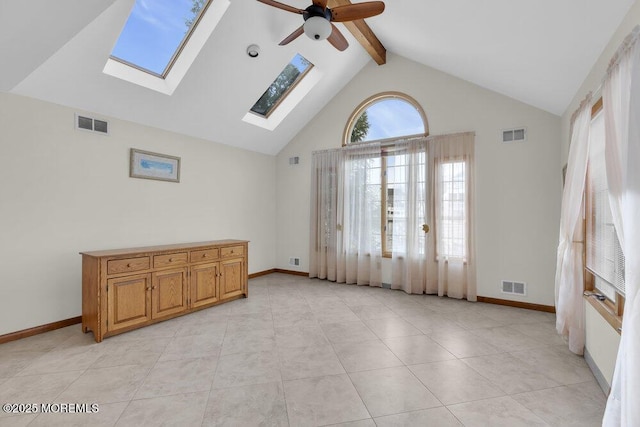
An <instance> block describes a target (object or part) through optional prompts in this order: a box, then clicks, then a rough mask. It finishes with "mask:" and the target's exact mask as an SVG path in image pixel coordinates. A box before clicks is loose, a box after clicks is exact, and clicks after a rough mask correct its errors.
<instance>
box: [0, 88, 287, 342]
mask: <svg viewBox="0 0 640 427" xmlns="http://www.w3.org/2000/svg"><path fill="white" fill-rule="evenodd" d="M75 112H76V111H75V110H73V109H69V108H66V107H61V106H57V105H54V104H50V103H45V102H42V101H36V100H33V99H30V98H26V97H21V96H16V95H9V94H5V93H0V153H1V154H0V159H1V162H0V164H1V166H0V335H2V334H5V333H10V332H14V331H18V330H22V329H26V328H30V327H33V326H38V325H42V324H46V323H50V322H55V321H58V320H62V319H67V318H71V317H75V316H79V315H80V314H81V299H82V298H81V271H80V270H81V257H80V255H78V252H80V251H88V250H99V249H109V248H119V247H133V246H140V245H153V244H164V243H179V242H191V241H203V240H215V239H224V238H236V239H246V240H250V241H251V243H250V244H249V272H250V273H251V272H257V271H263V270H267V269H270V268H273V267H274V265H275V255H274V252H275V241H276V233H275V225H276V221H275V213H276V206H275V204H276V202H275V194H276V192H275V180H276V171H275V157H273V156H267V155H262V154H258V153H253V152H249V151H243V150H239V149H236V148H232V147H228V146H225V145H220V144H214V143H211V142H207V141H203V140H199V139H195V138H190V137H186V136H183V135H178V134H174V133H170V132H166V131H161V130H158V129H154V128H149V127H145V126H141V125H137V124H134V123H130V122H125V121H121V120H115V119H111V120H110V135H109V136H103V135H97V134H93V133H89V132H85V131H79V130H75V129H74V126H73V123H74V113H75ZM89 116H92V115H91V114H90V113H89ZM132 147H134V148H139V149H143V150H147V151H154V152H159V153H165V154H170V155H175V156H179V157H181V158H182V166H181V176H180V181H181V182H180V183H179V184H176V183H169V182H161V181H152V180H144V179H134V178H129V170H128V169H129V149H130V148H132Z"/></svg>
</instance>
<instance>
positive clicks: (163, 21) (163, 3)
mask: <svg viewBox="0 0 640 427" xmlns="http://www.w3.org/2000/svg"><path fill="white" fill-rule="evenodd" d="M205 4H207V1H206V0H195V1H191V0H144V1H143V0H136V2H135V4H134V6H133V9H132V10H131V14H130V15H129V18H128V19H127V22H126V24H125V26H124V28H123V30H122V32H121V33H120V37H118V41H117V42H116V45H115V47H114V48H113V52H111V56H113V57H115V58H117V59H121V60H124V61H126V62H128V63H130V64H133V65H135V66H136V67H139V68H142V69H145V70H147V71H151V72H152V73H155V74H159V75H163V74H164V72H165V69H166V68H167V66H168V65H169V62H170V61H171V58H172V57H173V55H174V54H175V53H176V51H177V50H178V49H179V48H180V46H181V45H182V43H183V40H184V39H185V36H186V35H187V34H188V33H189V31H191V30H192V25H193V23H194V22H195V21H196V20H197V18H198V15H199V14H200V11H201V10H202V9H203V7H204V6H205Z"/></svg>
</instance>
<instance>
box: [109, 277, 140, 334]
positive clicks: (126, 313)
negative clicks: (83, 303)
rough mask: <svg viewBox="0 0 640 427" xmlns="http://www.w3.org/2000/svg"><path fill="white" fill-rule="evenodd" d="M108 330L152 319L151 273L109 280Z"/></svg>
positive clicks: (115, 329)
mask: <svg viewBox="0 0 640 427" xmlns="http://www.w3.org/2000/svg"><path fill="white" fill-rule="evenodd" d="M107 310H108V313H107V331H109V332H111V331H117V330H119V329H122V328H126V327H129V326H134V325H137V324H140V323H145V322H147V321H149V320H151V274H137V275H135V276H127V277H120V278H117V279H109V280H107Z"/></svg>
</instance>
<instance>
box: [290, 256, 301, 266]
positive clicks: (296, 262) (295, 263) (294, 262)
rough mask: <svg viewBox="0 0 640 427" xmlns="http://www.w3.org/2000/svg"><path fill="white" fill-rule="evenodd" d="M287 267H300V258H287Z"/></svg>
mask: <svg viewBox="0 0 640 427" xmlns="http://www.w3.org/2000/svg"><path fill="white" fill-rule="evenodd" d="M289 265H293V266H296V267H299V266H300V258H295V257H291V258H289Z"/></svg>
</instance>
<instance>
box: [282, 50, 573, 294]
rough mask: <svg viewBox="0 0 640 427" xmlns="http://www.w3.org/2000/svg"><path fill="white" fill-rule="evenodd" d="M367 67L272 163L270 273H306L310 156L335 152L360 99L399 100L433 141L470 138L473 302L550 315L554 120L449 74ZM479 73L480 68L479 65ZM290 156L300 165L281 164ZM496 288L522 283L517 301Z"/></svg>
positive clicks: (556, 175)
mask: <svg viewBox="0 0 640 427" xmlns="http://www.w3.org/2000/svg"><path fill="white" fill-rule="evenodd" d="M387 61H388V62H387V64H386V65H384V66H381V67H378V66H377V65H375V64H373V63H370V64H369V65H367V66H366V67H365V68H364V69H363V70H362V71H361V72H360V73H359V74H358V75H356V77H354V78H353V79H352V81H351V82H350V83H349V84H348V85H347V86H346V87H345V88H344V89H343V90H342V91H341V92H340V93H339V94H338V95H337V96H336V97H335V98H334V99H333V100H332V101H331V102H329V104H327V105H326V106H325V108H324V109H323V110H322V111H321V112H320V113H319V114H318V115H317V116H316V118H315V119H314V120H313V121H312V122H311V123H309V125H307V126H306V127H305V128H304V129H303V130H302V131H301V132H300V133H299V134H298V135H297V136H296V138H294V139H293V140H292V141H291V142H290V143H289V144H288V145H287V146H286V147H285V148H284V149H283V150H282V151H281V152H280V153H279V155H278V159H277V200H278V203H277V221H278V249H277V261H276V264H277V266H278V267H279V268H286V269H295V267H292V266H290V265H289V264H288V262H289V257H291V256H299V257H300V258H301V265H300V268H299V269H300V270H301V271H308V265H309V260H308V256H309V255H308V254H309V186H310V164H311V153H312V151H314V150H320V149H327V148H337V147H339V146H340V145H341V141H342V134H343V131H344V127H345V124H346V122H347V120H348V118H349V116H350V114H351V113H352V112H353V110H354V109H355V108H356V107H357V106H358V104H360V103H361V102H362V101H363V100H364V99H366V98H368V97H369V96H371V95H373V94H376V93H379V92H383V91H400V92H404V93H406V94H408V95H410V96H412V97H413V98H415V99H416V100H417V101H418V102H419V103H420V104H421V105H422V107H423V108H424V110H425V112H426V114H427V117H428V120H429V127H430V132H431V134H432V135H437V134H445V133H451V132H460V131H475V132H476V156H477V177H476V178H477V185H476V190H477V222H476V224H477V255H478V269H477V273H478V295H482V296H487V297H494V298H503V299H514V300H520V301H525V302H530V303H536V304H544V305H554V274H555V259H556V257H555V253H556V248H557V242H558V227H559V217H560V191H561V164H560V159H559V156H558V146H559V143H560V141H559V135H560V118H559V117H557V116H555V115H552V114H550V113H547V112H544V111H542V110H539V109H536V108H534V107H531V106H528V105H526V104H523V103H521V102H518V101H515V100H513V99H511V98H507V97H505V96H503V95H500V94H497V93H495V92H491V91H489V90H486V89H483V88H480V87H479V86H475V85H473V84H471V83H468V82H466V81H463V80H460V79H457V78H455V77H452V76H450V75H448V74H445V73H442V72H439V71H436V70H434V69H432V68H429V67H426V66H423V65H421V64H418V63H415V62H413V61H410V60H408V59H406V58H403V57H400V56H397V55H392V54H389V55H388V58H387ZM478 66H481V64H478ZM517 126H526V127H527V129H528V135H527V138H528V141H527V142H526V143H523V144H522V143H521V144H511V145H505V144H502V143H500V142H499V141H500V136H501V134H500V130H501V129H504V128H513V127H517ZM291 156H299V157H300V164H299V165H297V166H290V165H289V162H288V159H289V157H291ZM502 279H507V280H519V281H525V282H527V283H528V295H527V296H526V297H511V296H508V295H505V294H502V293H500V291H499V283H500V281H501V280H502Z"/></svg>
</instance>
